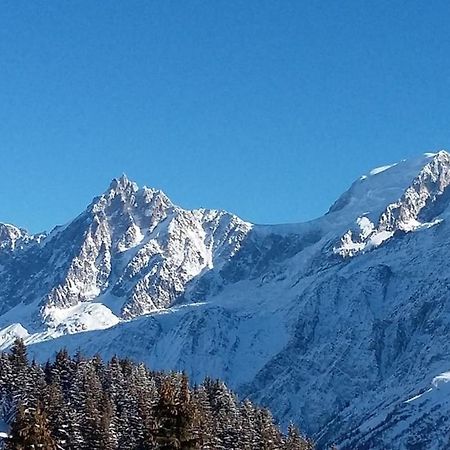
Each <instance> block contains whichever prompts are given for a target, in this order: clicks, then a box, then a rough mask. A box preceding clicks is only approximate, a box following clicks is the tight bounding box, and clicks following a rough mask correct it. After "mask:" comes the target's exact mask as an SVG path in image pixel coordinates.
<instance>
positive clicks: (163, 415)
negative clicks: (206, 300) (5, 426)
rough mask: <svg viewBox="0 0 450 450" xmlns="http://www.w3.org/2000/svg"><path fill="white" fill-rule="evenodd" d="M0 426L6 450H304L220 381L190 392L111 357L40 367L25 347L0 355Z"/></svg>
mask: <svg viewBox="0 0 450 450" xmlns="http://www.w3.org/2000/svg"><path fill="white" fill-rule="evenodd" d="M0 363H1V364H0V396H1V397H0V400H1V402H2V403H1V405H2V409H1V410H0V413H1V416H0V420H4V421H7V422H9V423H10V424H11V431H10V438H9V439H8V440H7V442H6V448H7V450H30V449H38V448H42V449H46V450H56V449H57V450H128V449H129V450H177V449H179V450H258V449H260V450H276V449H280V450H309V449H311V448H312V445H310V443H309V442H308V441H307V440H306V439H304V438H303V437H302V436H301V435H300V433H298V431H296V429H295V428H294V427H290V428H289V432H288V435H287V436H286V437H285V436H283V435H282V433H281V432H280V430H279V429H278V428H277V427H276V426H275V424H274V422H273V419H272V416H271V414H270V412H269V411H267V410H265V409H260V408H258V407H257V406H255V405H253V404H252V403H251V402H250V401H248V400H246V401H244V402H243V403H240V402H239V401H238V400H237V398H236V396H235V395H234V394H233V393H232V392H231V391H230V390H229V389H228V388H227V387H226V385H225V384H224V383H223V382H221V381H218V380H217V381H213V380H210V379H207V380H205V382H204V383H203V384H202V385H200V386H198V387H195V388H192V387H191V386H190V385H189V380H188V378H187V376H186V375H185V374H184V373H178V372H171V373H161V372H152V371H150V370H148V369H147V368H146V367H145V366H144V365H142V364H140V365H137V364H134V363H132V362H131V361H129V360H122V359H119V358H117V357H114V358H112V359H111V361H109V362H107V363H106V364H105V363H104V362H103V361H102V360H101V359H100V358H99V357H98V356H96V357H94V358H90V359H89V358H84V357H83V356H82V355H80V354H78V355H75V357H71V356H70V355H69V354H68V353H67V352H65V351H61V352H59V353H58V354H57V355H56V358H55V360H54V361H52V362H48V363H47V364H45V366H44V367H41V366H40V365H39V364H36V363H35V362H32V363H29V361H28V357H27V353H26V348H25V346H24V345H23V342H21V341H17V342H16V343H15V345H14V346H13V348H12V350H11V352H10V353H7V354H6V353H3V354H2V353H0Z"/></svg>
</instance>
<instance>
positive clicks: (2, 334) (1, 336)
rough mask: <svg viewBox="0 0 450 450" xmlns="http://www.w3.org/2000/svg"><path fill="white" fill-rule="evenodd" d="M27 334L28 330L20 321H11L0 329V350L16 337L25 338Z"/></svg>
mask: <svg viewBox="0 0 450 450" xmlns="http://www.w3.org/2000/svg"><path fill="white" fill-rule="evenodd" d="M28 336H29V333H28V331H27V330H26V329H25V328H24V327H23V326H22V325H21V324H20V323H13V324H11V325H9V326H8V327H6V328H4V329H3V330H0V350H3V349H5V348H7V347H9V346H10V345H11V344H12V343H13V342H14V341H15V339H16V338H22V339H25V338H27V337H28Z"/></svg>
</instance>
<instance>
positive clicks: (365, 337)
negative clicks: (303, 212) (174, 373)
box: [0, 151, 450, 449]
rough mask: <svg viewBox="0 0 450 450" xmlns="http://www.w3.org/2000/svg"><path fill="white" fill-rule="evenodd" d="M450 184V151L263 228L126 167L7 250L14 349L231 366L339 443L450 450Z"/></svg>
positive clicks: (5, 340) (1, 284) (245, 383)
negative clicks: (130, 175)
mask: <svg viewBox="0 0 450 450" xmlns="http://www.w3.org/2000/svg"><path fill="white" fill-rule="evenodd" d="M449 184H450V155H449V154H448V153H446V152H444V151H441V152H438V153H436V154H426V155H424V156H422V157H420V158H417V159H415V160H412V161H402V162H400V163H397V164H394V165H390V166H385V167H381V168H378V169H374V170H372V171H371V172H370V173H369V174H367V175H365V176H363V177H361V178H360V179H359V180H357V181H355V183H354V184H353V185H352V186H351V187H350V189H349V190H348V191H347V192H346V193H345V194H343V195H342V196H341V197H340V198H339V199H338V200H337V201H336V203H335V204H334V205H333V206H332V207H331V208H330V210H329V212H328V213H327V214H326V215H324V216H323V217H321V218H319V219H316V220H314V221H311V222H307V223H303V224H294V225H274V226H261V225H250V224H248V223H246V222H244V221H242V220H240V219H239V218H237V217H236V216H233V215H231V214H228V213H225V212H219V211H210V210H194V211H186V210H183V209H181V208H179V207H177V206H175V205H173V204H172V203H171V202H170V200H169V199H168V198H167V197H166V196H165V195H164V194H163V193H162V192H160V191H156V190H153V189H148V188H142V189H139V188H138V187H137V186H136V185H135V184H134V183H132V182H130V181H129V180H127V179H126V178H124V177H122V178H121V179H119V180H115V181H113V183H112V184H111V186H110V188H109V189H108V190H107V191H106V192H105V193H104V194H103V195H102V196H100V197H98V198H97V199H94V201H93V202H92V203H91V205H90V206H89V207H88V208H87V210H86V211H85V212H84V213H82V214H81V215H80V216H79V217H78V218H76V219H75V220H74V221H73V222H71V223H69V224H67V225H65V226H64V227H59V228H56V229H54V230H53V231H52V232H50V233H49V234H48V235H46V236H45V237H42V236H41V237H40V238H35V237H33V236H30V237H27V239H25V240H24V244H20V245H15V244H12V245H7V246H5V247H4V248H2V250H1V251H0V265H1V266H0V267H1V272H0V295H1V297H0V312H1V315H0V325H1V326H0V328H1V329H3V331H1V332H0V345H3V346H7V345H9V344H10V342H11V339H12V338H13V336H14V334H19V335H21V336H22V337H24V338H25V339H26V341H27V342H28V343H29V344H33V345H31V347H30V351H31V352H32V353H33V354H34V355H35V356H36V357H38V358H39V359H45V358H46V357H48V356H51V355H52V354H53V353H54V351H55V350H56V349H58V348H60V347H61V346H66V347H67V348H69V349H70V350H72V351H76V350H77V349H82V350H84V351H85V352H87V353H90V354H93V353H96V352H99V353H101V354H103V355H105V356H112V355H113V354H120V355H127V356H130V357H132V358H135V359H137V360H143V361H145V362H147V363H148V364H150V365H151V366H152V367H154V368H164V369H172V368H179V369H184V370H186V371H188V372H189V373H190V374H191V376H193V377H194V379H196V380H200V379H201V378H202V377H204V376H205V375H209V376H218V377H221V378H223V379H225V381H227V382H228V383H229V384H230V385H231V386H233V387H234V388H236V389H238V391H239V392H240V393H241V394H242V395H249V396H250V397H252V398H253V399H255V400H257V401H258V402H260V403H262V404H266V405H268V406H270V408H271V409H272V411H274V412H275V414H276V415H277V417H278V418H279V420H281V421H282V422H283V423H286V422H287V421H288V420H289V419H294V420H297V421H298V422H299V424H300V425H301V426H302V427H303V428H304V430H305V431H307V432H309V433H313V434H314V435H315V436H316V438H317V439H318V442H319V444H320V445H323V446H324V447H326V445H327V444H329V443H331V442H337V443H338V444H340V446H341V447H342V448H346V449H364V448H375V449H387V448H389V449H413V448H414V449H429V448H431V449H433V448H436V449H438V448H448V447H449V446H450V441H449V438H450V436H449V431H448V430H449V427H448V425H449V420H448V416H449V412H450V396H449V395H450V389H449V388H448V386H450V384H449V383H447V380H448V379H449V376H448V372H449V371H450V344H449V343H448V335H449V332H450V294H449V289H450V264H449V262H448V253H447V250H450V226H449V214H450V188H449ZM21 233H22V234H23V233H24V232H21ZM12 234H13V235H14V236H16V234H14V233H12ZM27 236H28V235H27ZM8 239H9V238H6V241H8ZM14 239H15V242H18V239H19V240H20V236H19V238H14ZM12 240H13V239H10V241H12ZM81 331H84V332H83V333H81Z"/></svg>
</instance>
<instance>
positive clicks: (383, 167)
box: [369, 163, 397, 176]
mask: <svg viewBox="0 0 450 450" xmlns="http://www.w3.org/2000/svg"><path fill="white" fill-rule="evenodd" d="M396 165H397V163H395V164H389V165H387V166H381V167H375V169H372V170H371V171H370V172H369V175H371V176H373V175H378V174H379V173H381V172H384V171H385V170H388V169H390V168H391V167H395V166H396Z"/></svg>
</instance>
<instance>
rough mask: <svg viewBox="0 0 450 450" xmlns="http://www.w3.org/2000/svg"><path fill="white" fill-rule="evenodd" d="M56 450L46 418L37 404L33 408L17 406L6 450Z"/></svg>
mask: <svg viewBox="0 0 450 450" xmlns="http://www.w3.org/2000/svg"><path fill="white" fill-rule="evenodd" d="M39 448H41V449H45V450H56V443H55V441H54V439H53V437H52V435H51V431H50V427H49V424H48V420H47V416H46V414H45V412H44V410H43V408H42V406H41V405H40V403H38V404H37V405H36V407H35V408H33V409H31V408H25V407H24V406H23V405H19V408H18V410H17V414H16V418H15V420H14V422H13V424H12V426H11V432H10V438H9V440H8V441H7V444H6V450H29V449H39Z"/></svg>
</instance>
